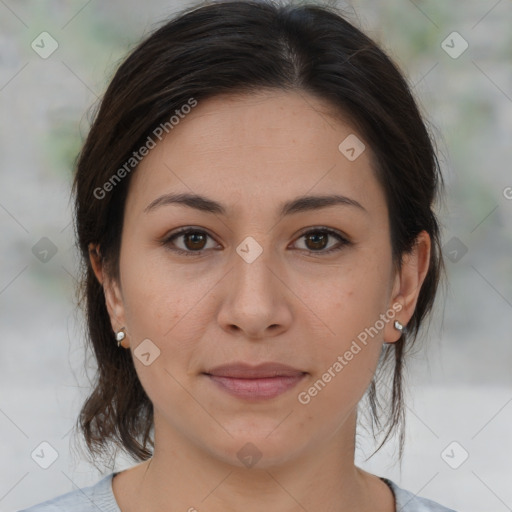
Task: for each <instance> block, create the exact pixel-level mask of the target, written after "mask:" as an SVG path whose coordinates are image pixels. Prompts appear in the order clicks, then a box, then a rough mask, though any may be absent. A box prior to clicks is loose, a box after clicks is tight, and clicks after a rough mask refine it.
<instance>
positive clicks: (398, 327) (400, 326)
mask: <svg viewBox="0 0 512 512" xmlns="http://www.w3.org/2000/svg"><path fill="white" fill-rule="evenodd" d="M395 329H398V330H399V331H400V332H401V333H402V334H403V333H404V332H407V329H406V328H405V327H404V326H403V325H402V324H401V323H400V322H399V321H398V320H395Z"/></svg>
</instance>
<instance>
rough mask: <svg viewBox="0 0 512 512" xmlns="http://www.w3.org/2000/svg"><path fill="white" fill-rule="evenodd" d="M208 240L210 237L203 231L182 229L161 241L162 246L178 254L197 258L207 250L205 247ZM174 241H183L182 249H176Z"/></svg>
mask: <svg viewBox="0 0 512 512" xmlns="http://www.w3.org/2000/svg"><path fill="white" fill-rule="evenodd" d="M208 238H211V237H210V235H209V234H208V233H206V232H205V231H202V230H199V229H194V228H184V229H181V230H180V231H178V232H177V233H174V234H172V235H171V236H169V237H167V238H166V239H165V240H163V241H162V244H163V245H165V246H166V247H168V248H169V249H170V250H171V251H174V252H177V253H178V254H184V255H185V256H196V255H197V256H198V255H200V254H201V252H202V251H203V250H205V249H207V247H206V246H205V245H206V241H207V239H208ZM176 239H181V240H182V241H183V243H184V249H180V248H177V247H176V245H175V244H174V241H175V240H176ZM194 253H195V254H194Z"/></svg>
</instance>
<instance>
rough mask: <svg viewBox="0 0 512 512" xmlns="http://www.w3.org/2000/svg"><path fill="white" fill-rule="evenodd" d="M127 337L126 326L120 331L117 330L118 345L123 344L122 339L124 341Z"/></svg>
mask: <svg viewBox="0 0 512 512" xmlns="http://www.w3.org/2000/svg"><path fill="white" fill-rule="evenodd" d="M125 338H126V333H125V332H124V327H122V328H121V330H120V331H117V332H116V340H117V346H118V347H120V346H121V341H123V340H124V339H125Z"/></svg>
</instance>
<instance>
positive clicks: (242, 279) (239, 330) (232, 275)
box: [218, 250, 293, 340]
mask: <svg viewBox="0 0 512 512" xmlns="http://www.w3.org/2000/svg"><path fill="white" fill-rule="evenodd" d="M233 259H234V263H233V265H234V268H233V269H232V270H231V272H229V275H228V276H227V279H226V283H225V285H224V288H223V292H222V293H223V295H222V303H221V306H220V309H219V312H218V322H219V325H220V326H221V327H222V328H223V329H224V330H226V331H228V332H229V333H230V334H231V335H237V336H239V337H240V338H250V339H253V340H254V339H258V340H261V339H264V338H267V337H269V336H277V335H279V334H281V333H283V332H285V331H286V330H287V329H289V327H290V325H291V322H292V318H293V311H292V304H291V303H290V297H291V296H292V295H293V294H291V292H290V290H289V288H288V287H287V286H286V279H283V277H284V276H283V271H282V270H281V272H280V271H279V269H278V268H276V263H275V261H274V263H272V262H271V261H270V259H269V258H268V257H267V252H266V251H265V250H264V251H263V252H262V253H261V254H260V255H259V256H258V257H257V258H256V259H255V260H254V261H252V262H251V263H248V262H247V261H246V260H244V259H243V258H242V257H240V256H239V255H238V254H235V255H234V258H233Z"/></svg>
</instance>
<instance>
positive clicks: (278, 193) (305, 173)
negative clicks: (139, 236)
mask: <svg viewBox="0 0 512 512" xmlns="http://www.w3.org/2000/svg"><path fill="white" fill-rule="evenodd" d="M347 137H357V138H358V139H361V136H360V135H359V134H356V132H355V131H354V129H353V127H352V126H351V125H350V124H348V123H347V122H344V121H342V120H341V119H340V118H339V117H335V116H334V115H333V111H332V106H331V105H329V104H326V103H324V102H322V101H320V100H318V99H317V98H314V97H312V96H310V95H307V94H306V93H302V92H300V93H299V92H287V91H286V92H285V91H272V92H265V93H258V94H251V95H237V96H217V97H214V98H211V99H208V100H205V101H202V102H201V101H200V102H199V103H198V105H197V106H196V107H195V108H194V109H193V110H192V111H191V112H190V113H189V114H188V115H186V116H185V117H184V118H183V119H180V121H179V123H178V124H176V125H175V126H174V127H173V129H172V130H171V131H170V133H169V134H168V135H167V136H166V137H165V138H164V139H163V140H162V141H161V142H158V143H157V145H156V147H155V148H154V149H152V150H151V151H150V152H149V154H148V155H147V156H146V157H144V159H143V160H142V162H141V163H140V164H139V167H138V168H137V170H136V172H135V174H134V176H133V177H132V184H131V186H130V192H129V197H128V201H130V203H131V204H132V206H134V207H135V208H137V209H138V210H143V209H144V208H145V207H146V206H147V204H148V203H149V202H151V201H152V200H154V199H155V197H156V196H157V195H159V194H162V193H165V192H170V191H172V192H183V193H200V194H204V195H208V196H209V197H212V198H214V199H217V200H219V201H222V202H223V204H226V206H227V208H228V211H229V208H230V206H233V208H234V204H233V199H234V197H236V199H237V202H239V200H240V199H243V201H242V204H246V205H248V206H251V205H252V206H254V207H256V208H259V209H261V208H263V207H268V208H271V207H272V205H274V204H275V205H277V203H279V204H281V203H282V202H283V201H285V200H287V199H289V198H290V197H296V196H299V195H306V194H315V193H317V194H326V193H339V194H343V195H346V196H349V197H352V198H354V199H355V200H357V201H359V202H361V203H364V204H365V207H366V208H368V209H370V208H372V207H373V208H374V209H379V208H381V209H382V208H383V207H384V203H385V201H384V197H383V195H382V191H381V190H380V187H379V186H378V183H377V181H376V179H375V176H374V171H373V168H372V156H371V151H370V148H368V146H366V149H365V150H364V151H363V152H362V153H361V154H360V155H359V156H358V157H357V158H356V159H355V160H353V161H351V160H349V159H348V158H347V157H346V156H345V155H344V154H343V153H342V152H341V151H340V149H339V146H340V144H341V143H342V142H343V141H344V140H346V139H347ZM348 140H352V139H350V138H349V139H348ZM262 200H263V203H262ZM238 206H240V205H238ZM230 213H231V214H233V215H236V214H237V212H236V211H235V210H232V211H230Z"/></svg>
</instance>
